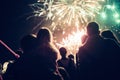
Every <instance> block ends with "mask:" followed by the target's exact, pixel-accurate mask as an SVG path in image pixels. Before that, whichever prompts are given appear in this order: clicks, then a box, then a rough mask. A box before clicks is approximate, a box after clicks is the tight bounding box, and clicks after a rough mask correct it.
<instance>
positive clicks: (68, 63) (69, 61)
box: [57, 47, 76, 80]
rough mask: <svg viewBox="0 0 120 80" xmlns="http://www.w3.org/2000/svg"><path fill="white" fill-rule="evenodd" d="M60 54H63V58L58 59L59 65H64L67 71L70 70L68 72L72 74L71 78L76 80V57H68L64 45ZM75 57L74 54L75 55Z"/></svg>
mask: <svg viewBox="0 0 120 80" xmlns="http://www.w3.org/2000/svg"><path fill="white" fill-rule="evenodd" d="M59 51H60V54H61V57H62V58H61V59H60V60H58V61H57V62H58V65H59V66H60V67H63V68H65V69H66V71H67V72H68V74H69V75H70V80H73V79H74V80H76V79H75V78H76V66H75V63H74V59H73V58H68V57H67V56H66V55H67V50H66V48H64V47H61V48H60V49H59ZM73 57H74V56H73Z"/></svg>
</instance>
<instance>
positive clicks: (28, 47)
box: [21, 34, 37, 52]
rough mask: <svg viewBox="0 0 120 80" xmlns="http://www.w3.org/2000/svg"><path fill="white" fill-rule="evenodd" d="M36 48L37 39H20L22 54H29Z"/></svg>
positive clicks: (29, 37) (31, 36)
mask: <svg viewBox="0 0 120 80" xmlns="http://www.w3.org/2000/svg"><path fill="white" fill-rule="evenodd" d="M36 47H37V38H36V37H35V36H34V35H32V34H31V35H26V36H24V37H23V38H22V39H21V48H22V50H23V52H31V51H33V50H34V49H35V48H36Z"/></svg>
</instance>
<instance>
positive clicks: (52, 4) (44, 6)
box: [32, 0, 104, 30]
mask: <svg viewBox="0 0 120 80" xmlns="http://www.w3.org/2000/svg"><path fill="white" fill-rule="evenodd" d="M100 2H104V0H39V1H38V3H36V4H33V5H32V8H33V9H34V12H35V13H36V16H40V17H43V16H44V17H45V18H46V20H51V21H52V23H51V26H50V27H52V29H53V30H56V29H57V28H58V27H57V26H58V25H67V26H68V27H69V26H75V27H79V26H80V25H83V24H86V23H87V22H89V21H91V20H93V19H94V17H95V15H96V14H98V13H99V10H100V9H101V5H100ZM67 26H64V27H63V26H62V28H65V27H67ZM59 27H60V26H59Z"/></svg>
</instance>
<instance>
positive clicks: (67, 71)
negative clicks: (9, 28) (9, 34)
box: [0, 22, 120, 80]
mask: <svg viewBox="0 0 120 80" xmlns="http://www.w3.org/2000/svg"><path fill="white" fill-rule="evenodd" d="M86 30H87V35H85V36H84V37H83V39H82V43H83V46H81V47H80V48H79V50H78V52H77V53H76V56H73V55H72V54H70V55H69V56H67V49H66V48H65V47H61V48H60V49H57V48H56V47H55V45H54V43H53V35H52V33H51V31H50V30H49V29H48V28H45V27H42V28H41V29H40V30H39V32H38V33H37V36H36V35H33V34H29V35H26V36H24V37H23V38H22V39H21V42H20V44H21V49H22V52H21V51H17V52H16V53H18V54H19V55H20V57H19V58H18V59H15V60H14V61H13V62H12V63H10V62H9V64H8V65H7V69H6V71H5V72H4V73H2V71H3V70H2V68H3V67H2V65H0V80H120V43H119V41H118V40H117V38H116V37H115V36H114V34H113V33H112V31H110V30H105V31H102V32H100V30H99V24H98V23H96V22H90V23H88V25H87V27H86ZM59 54H60V55H61V59H58V55H59ZM74 57H75V58H74ZM74 59H76V60H74ZM75 61H76V62H75Z"/></svg>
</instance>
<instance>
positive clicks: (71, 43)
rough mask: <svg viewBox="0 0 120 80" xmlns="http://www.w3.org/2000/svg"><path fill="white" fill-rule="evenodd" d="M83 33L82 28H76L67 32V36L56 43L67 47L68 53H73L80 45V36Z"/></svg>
mask: <svg viewBox="0 0 120 80" xmlns="http://www.w3.org/2000/svg"><path fill="white" fill-rule="evenodd" d="M83 35H85V31H84V30H82V31H79V30H77V31H76V32H73V33H71V34H69V35H68V37H66V38H64V39H62V41H61V42H60V43H56V44H57V46H58V47H59V48H60V47H65V48H66V49H68V53H69V54H75V53H76V52H77V51H78V49H79V47H80V46H81V45H82V41H81V38H82V36H83Z"/></svg>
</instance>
